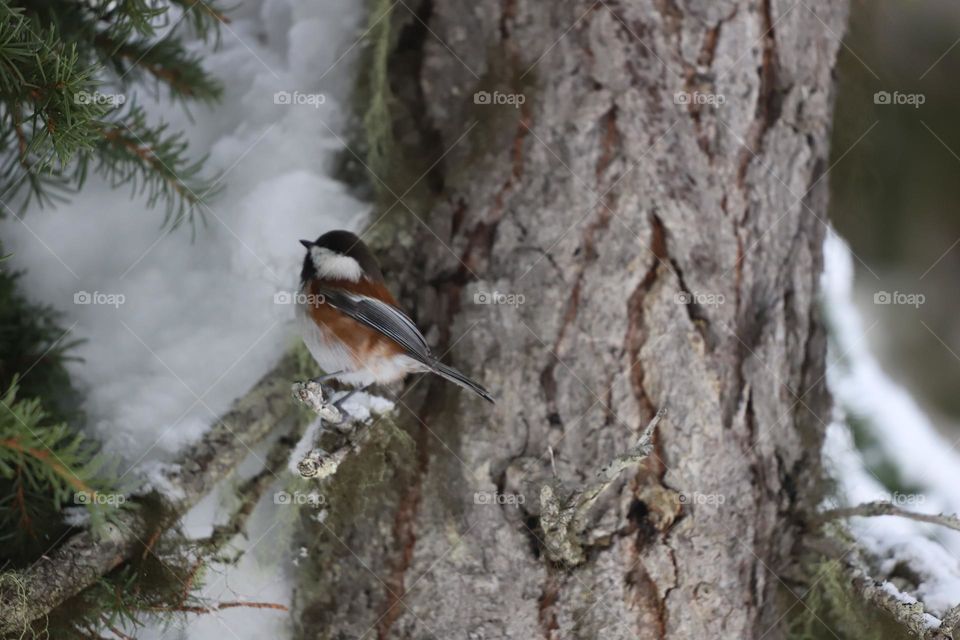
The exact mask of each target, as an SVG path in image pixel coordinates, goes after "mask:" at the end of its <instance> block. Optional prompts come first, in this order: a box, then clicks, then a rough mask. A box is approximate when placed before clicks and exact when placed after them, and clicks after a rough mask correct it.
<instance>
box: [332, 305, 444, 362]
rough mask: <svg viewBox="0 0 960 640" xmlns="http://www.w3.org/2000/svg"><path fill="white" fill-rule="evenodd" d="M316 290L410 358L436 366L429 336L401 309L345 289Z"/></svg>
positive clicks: (338, 308) (336, 307)
mask: <svg viewBox="0 0 960 640" xmlns="http://www.w3.org/2000/svg"><path fill="white" fill-rule="evenodd" d="M316 293H318V294H320V295H322V296H323V299H324V303H325V304H329V305H330V306H331V307H333V308H334V309H337V310H338V311H340V312H341V313H343V314H344V315H347V316H349V317H351V318H353V319H354V320H356V321H357V322H359V323H360V324H362V325H364V326H366V327H369V328H371V329H373V330H374V331H376V332H377V333H380V334H382V335H384V336H386V337H387V338H390V339H391V340H393V341H394V342H396V343H397V344H398V345H400V346H401V347H402V348H403V350H404V351H406V352H407V355H409V356H410V357H412V358H414V359H416V360H419V361H420V362H423V363H424V364H427V365H430V366H433V363H434V359H433V356H432V355H431V354H430V347H428V346H427V341H426V339H425V338H424V337H423V334H422V333H420V330H419V329H417V325H415V324H413V320H411V319H410V318H408V317H407V316H406V314H405V313H403V311H400V309H397V308H396V307H394V306H392V305H389V304H387V303H385V302H381V301H380V300H377V299H376V298H371V297H369V296H364V295H360V294H358V293H353V292H351V291H344V290H343V289H333V288H327V287H322V288H320V289H319V290H317V291H316Z"/></svg>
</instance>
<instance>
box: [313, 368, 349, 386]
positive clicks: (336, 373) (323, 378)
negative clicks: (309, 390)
mask: <svg viewBox="0 0 960 640" xmlns="http://www.w3.org/2000/svg"><path fill="white" fill-rule="evenodd" d="M342 373H343V371H334V372H333V373H325V374H323V375H322V376H317V377H316V378H310V379H309V380H307V382H316V383H317V384H319V385H322V384H323V383H324V382H327V381H328V380H333V379H334V378H336V377H337V376H339V375H340V374H342Z"/></svg>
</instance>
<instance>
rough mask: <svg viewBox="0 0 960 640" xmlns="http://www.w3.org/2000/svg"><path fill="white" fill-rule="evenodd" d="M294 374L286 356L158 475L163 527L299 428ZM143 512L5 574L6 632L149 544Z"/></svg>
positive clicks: (1, 621)
mask: <svg viewBox="0 0 960 640" xmlns="http://www.w3.org/2000/svg"><path fill="white" fill-rule="evenodd" d="M295 372H296V361H295V358H294V357H292V356H287V357H285V358H284V359H283V360H282V361H281V362H280V363H279V364H278V365H277V366H276V367H275V368H274V369H273V370H272V371H271V372H270V373H268V374H267V375H265V376H264V377H263V378H261V379H260V381H259V382H257V384H256V385H254V387H253V388H252V389H251V390H250V391H249V393H247V394H246V395H245V396H243V397H242V398H240V399H238V400H236V401H235V402H234V404H233V406H232V407H231V409H230V410H229V411H228V412H227V413H226V414H224V415H223V416H222V417H221V418H220V419H219V420H217V421H216V424H214V425H213V426H212V427H211V428H210V429H209V430H208V431H207V432H206V433H205V434H204V436H203V437H202V438H201V439H200V440H199V442H197V443H196V444H195V445H193V446H192V447H187V448H186V449H185V450H184V451H183V452H181V454H180V455H179V457H178V458H177V460H176V463H175V464H174V465H170V467H169V470H167V471H165V472H164V473H163V477H161V478H157V479H156V480H158V481H160V482H161V483H162V484H163V485H165V490H164V493H163V495H161V496H160V498H161V500H162V502H163V506H164V513H165V517H164V519H163V522H162V523H161V524H160V531H162V530H163V529H165V528H168V527H170V526H172V525H173V524H174V523H176V522H177V520H179V518H180V517H181V516H182V515H183V514H184V513H186V512H187V510H189V509H190V508H191V507H192V506H193V505H195V504H196V503H197V502H198V501H199V500H200V499H201V498H203V497H204V496H205V495H207V494H208V493H209V492H210V490H211V489H213V487H214V486H215V485H216V484H217V483H218V482H219V481H221V480H223V479H224V478H225V477H227V476H228V475H229V474H230V473H231V472H232V471H233V470H234V469H235V468H236V467H237V465H238V464H240V462H241V461H242V460H243V459H244V458H246V456H247V455H248V454H249V452H250V447H251V446H253V445H254V444H255V443H257V442H259V441H261V440H262V439H263V438H264V437H266V436H267V434H269V433H270V432H271V431H273V430H275V429H278V428H285V427H286V428H290V427H292V426H293V424H294V421H295V419H296V413H297V412H296V405H295V404H293V403H292V402H291V401H290V380H291V379H292V378H293V377H294V376H295ZM140 511H142V510H133V509H132V510H125V511H122V512H120V513H119V514H118V517H117V518H116V519H115V520H114V521H113V523H112V524H110V525H108V526H107V530H106V532H105V534H104V535H103V536H102V537H97V536H96V535H95V534H94V533H92V532H90V531H82V532H80V533H78V534H76V535H75V536H73V537H72V538H71V539H70V540H68V541H67V542H66V543H64V544H63V545H62V546H60V547H58V548H57V549H56V550H54V551H52V552H51V553H50V554H49V555H46V556H44V557H43V558H41V559H40V560H39V561H37V562H36V563H34V564H33V565H31V566H30V567H29V568H27V569H23V570H20V571H15V572H6V573H4V574H0V610H2V611H3V616H2V618H0V633H3V634H6V633H14V632H16V631H18V630H23V629H26V628H27V627H28V625H29V623H30V622H31V621H32V620H35V619H37V618H40V617H42V616H44V615H46V614H47V613H49V612H50V611H51V610H52V609H53V608H55V607H56V606H58V605H59V604H60V603H62V602H63V601H65V600H67V599H68V598H70V597H72V596H74V595H76V594H77V593H79V592H80V591H82V590H83V589H85V588H87V587H89V586H90V585H92V584H93V583H94V582H96V581H97V580H98V579H99V578H100V577H101V576H103V575H105V574H107V573H108V572H109V571H111V570H112V569H114V568H116V567H117V566H119V565H120V564H122V563H123V562H124V561H125V560H127V559H129V558H131V557H132V556H133V554H135V553H137V552H138V551H139V552H142V550H143V549H144V548H145V547H148V545H147V542H146V541H148V540H151V539H154V538H155V537H156V536H157V535H158V534H159V533H160V531H158V530H157V528H156V525H154V528H153V529H151V528H150V527H149V526H148V524H147V519H146V518H145V517H144V516H143V515H142V514H141V513H139V512H140Z"/></svg>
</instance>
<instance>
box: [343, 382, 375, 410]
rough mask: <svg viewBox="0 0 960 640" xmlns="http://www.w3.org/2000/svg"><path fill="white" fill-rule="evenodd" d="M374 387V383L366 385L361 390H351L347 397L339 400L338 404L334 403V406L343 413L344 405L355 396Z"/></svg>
mask: <svg viewBox="0 0 960 640" xmlns="http://www.w3.org/2000/svg"><path fill="white" fill-rule="evenodd" d="M372 386H373V383H371V384H368V385H364V386H362V387H360V388H359V389H351V390H350V391H348V392H347V395H345V396H343V397H342V398H337V400H336V402H334V403H333V406H335V407H336V408H337V409H339V410H340V411H343V403H344V402H346V401H347V400H348V399H349V398H350V397H351V396H352V395H353V394H355V393H359V392H362V391H366V390H367V389H369V388H370V387H372Z"/></svg>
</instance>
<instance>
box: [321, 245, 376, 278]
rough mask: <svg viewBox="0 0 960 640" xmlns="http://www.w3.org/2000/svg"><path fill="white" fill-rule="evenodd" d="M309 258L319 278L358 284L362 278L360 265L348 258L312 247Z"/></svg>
mask: <svg viewBox="0 0 960 640" xmlns="http://www.w3.org/2000/svg"><path fill="white" fill-rule="evenodd" d="M310 258H311V259H312V260H313V266H314V267H315V268H316V270H317V275H318V276H319V277H321V278H330V279H333V280H349V281H351V282H359V281H360V278H362V277H363V269H361V268H360V263H359V262H357V261H356V260H354V259H353V258H351V257H349V256H343V255H339V254H336V253H333V252H332V251H330V250H328V249H324V248H322V247H312V248H311V249H310Z"/></svg>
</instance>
